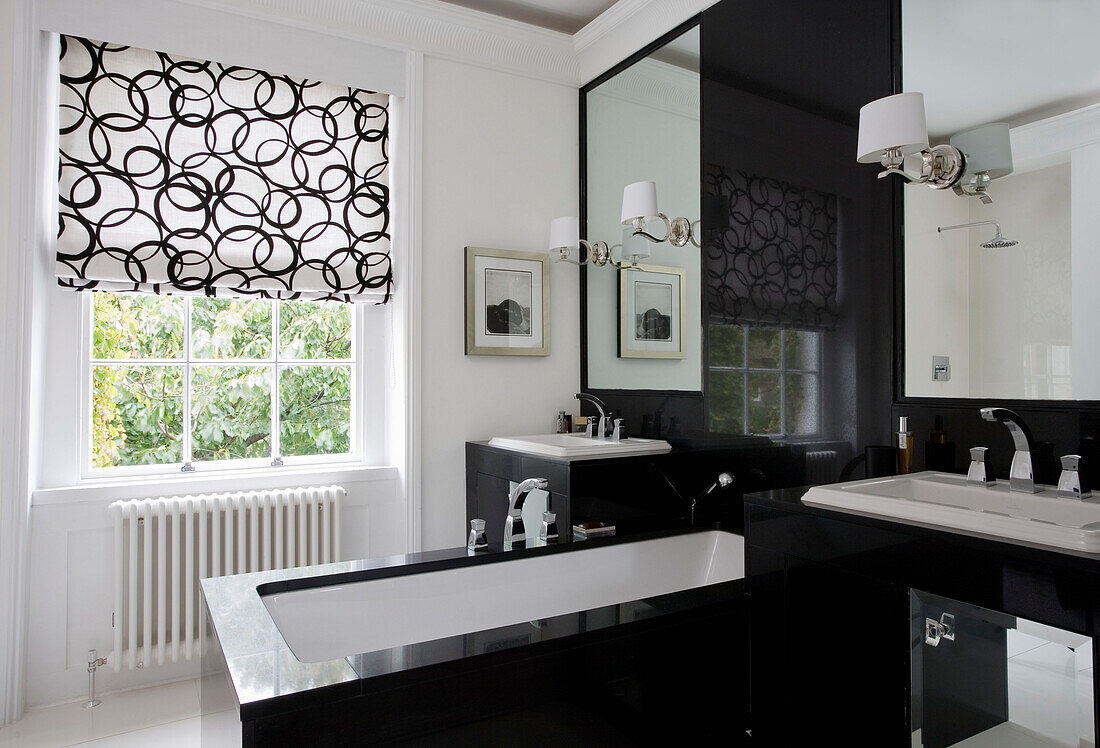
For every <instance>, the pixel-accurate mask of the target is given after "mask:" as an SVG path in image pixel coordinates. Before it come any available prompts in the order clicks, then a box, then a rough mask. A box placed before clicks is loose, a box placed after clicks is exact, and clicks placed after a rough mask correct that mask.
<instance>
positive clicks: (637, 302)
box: [634, 281, 673, 340]
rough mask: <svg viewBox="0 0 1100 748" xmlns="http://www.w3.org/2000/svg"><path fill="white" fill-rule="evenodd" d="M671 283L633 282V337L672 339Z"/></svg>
mask: <svg viewBox="0 0 1100 748" xmlns="http://www.w3.org/2000/svg"><path fill="white" fill-rule="evenodd" d="M672 291H673V288H672V284H671V283H647V282H645V281H635V283H634V339H635V340H672Z"/></svg>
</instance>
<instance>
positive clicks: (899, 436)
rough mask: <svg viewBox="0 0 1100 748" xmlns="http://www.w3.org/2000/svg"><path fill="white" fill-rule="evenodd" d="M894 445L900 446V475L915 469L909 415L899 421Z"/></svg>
mask: <svg viewBox="0 0 1100 748" xmlns="http://www.w3.org/2000/svg"><path fill="white" fill-rule="evenodd" d="M894 446H895V447H897V448H898V475H905V474H906V473H910V472H912V471H913V432H912V431H910V430H909V418H908V416H902V417H901V418H900V419H899V422H898V431H897V433H896V434H894Z"/></svg>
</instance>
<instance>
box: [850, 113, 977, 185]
mask: <svg viewBox="0 0 1100 748" xmlns="http://www.w3.org/2000/svg"><path fill="white" fill-rule="evenodd" d="M856 160H857V161H859V162H860V163H861V164H873V163H875V162H876V161H877V162H879V163H881V164H882V166H883V167H884V169H883V171H881V172H879V175H878V177H879V179H882V178H883V177H888V176H890V175H891V174H897V175H898V176H900V177H903V178H904V179H907V180H909V181H910V182H915V183H917V184H927V185H928V186H929V187H931V188H932V189H934V190H943V189H947V188H948V187H954V186H955V184H956V183H958V181H959V179H960V178H961V177H962V175H963V171H964V170H965V167H966V158H965V157H964V156H963V154H962V151H960V150H959V149H958V148H956V147H955V146H953V145H936V146H932V147H929V146H928V124H927V122H926V121H925V115H924V94H922V93H915V92H914V93H900V94H894V95H893V96H886V97H883V98H881V99H876V100H875V101H872V102H871V103H869V104H864V105H863V107H862V108H861V109H860V110H859V140H858V146H857V148H856ZM910 164H913V165H914V166H910Z"/></svg>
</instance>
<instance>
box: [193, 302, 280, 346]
mask: <svg viewBox="0 0 1100 748" xmlns="http://www.w3.org/2000/svg"><path fill="white" fill-rule="evenodd" d="M191 355H192V356H193V357H194V358H270V357H271V302H270V301H266V300H263V299H259V300H250V299H207V298H196V299H192V301H191Z"/></svg>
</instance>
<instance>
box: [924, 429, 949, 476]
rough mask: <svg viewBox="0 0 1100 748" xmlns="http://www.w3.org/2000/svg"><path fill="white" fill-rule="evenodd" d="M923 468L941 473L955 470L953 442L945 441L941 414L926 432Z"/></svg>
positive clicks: (945, 434)
mask: <svg viewBox="0 0 1100 748" xmlns="http://www.w3.org/2000/svg"><path fill="white" fill-rule="evenodd" d="M924 468H925V470H938V471H940V472H943V473H953V472H955V442H949V441H947V433H946V432H945V431H944V430H943V416H936V422H935V425H934V426H933V427H932V430H931V431H930V432H928V441H926V442H925V443H924Z"/></svg>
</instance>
